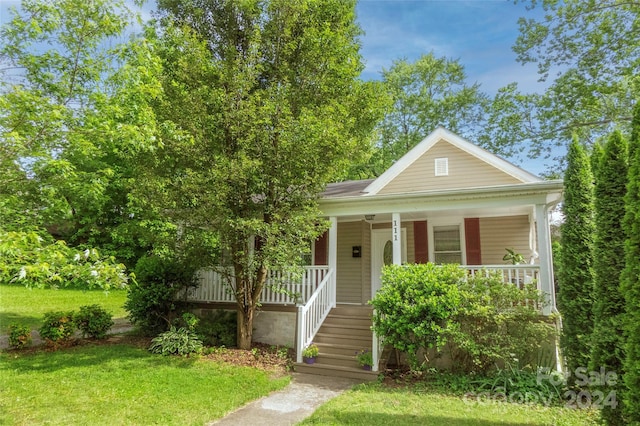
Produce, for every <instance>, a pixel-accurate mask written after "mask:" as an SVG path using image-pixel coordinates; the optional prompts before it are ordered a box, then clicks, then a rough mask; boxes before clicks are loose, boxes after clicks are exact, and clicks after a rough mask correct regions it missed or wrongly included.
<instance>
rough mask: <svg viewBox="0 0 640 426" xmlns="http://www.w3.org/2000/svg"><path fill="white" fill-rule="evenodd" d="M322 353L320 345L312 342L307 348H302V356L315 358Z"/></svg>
mask: <svg viewBox="0 0 640 426" xmlns="http://www.w3.org/2000/svg"><path fill="white" fill-rule="evenodd" d="M319 353H320V349H319V348H318V345H316V344H315V343H310V344H309V345H308V346H307V347H306V348H304V349H303V350H302V356H303V357H305V358H315V357H317V356H318V354H319Z"/></svg>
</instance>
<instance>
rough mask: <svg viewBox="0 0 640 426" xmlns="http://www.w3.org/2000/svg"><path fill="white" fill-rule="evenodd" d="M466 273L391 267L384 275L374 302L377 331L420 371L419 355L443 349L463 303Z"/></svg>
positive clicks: (451, 267)
mask: <svg viewBox="0 0 640 426" xmlns="http://www.w3.org/2000/svg"><path fill="white" fill-rule="evenodd" d="M464 278H465V272H464V271H463V270H462V269H460V268H458V266H457V265H442V266H436V265H434V264H432V263H427V264H420V265H406V266H399V265H390V266H386V267H385V268H384V269H383V271H382V288H381V289H380V291H378V293H377V294H376V297H375V298H374V299H373V300H372V301H371V304H372V305H373V307H374V308H375V311H374V315H373V328H374V330H375V332H376V333H377V334H378V335H379V336H384V338H385V343H386V344H389V345H391V346H393V347H394V348H396V349H398V350H400V351H404V352H406V353H407V356H408V360H409V364H410V366H411V368H412V369H414V370H416V369H420V368H421V366H422V365H423V363H420V362H418V351H419V350H421V349H425V348H431V347H434V346H435V347H437V348H440V347H442V345H444V343H445V342H446V339H445V336H444V335H443V333H442V331H443V330H444V329H447V328H449V327H450V322H451V321H452V317H453V316H454V315H455V314H456V312H457V310H458V307H459V305H460V301H461V294H460V290H459V285H460V284H461V283H462V282H463V281H464Z"/></svg>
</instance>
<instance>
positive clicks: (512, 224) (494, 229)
mask: <svg viewBox="0 0 640 426" xmlns="http://www.w3.org/2000/svg"><path fill="white" fill-rule="evenodd" d="M529 229H530V226H529V217H528V216H527V215H521V216H506V217H483V218H480V250H481V253H482V263H483V264H485V265H502V264H504V263H506V262H505V261H504V260H502V257H503V256H504V255H505V254H506V253H507V251H506V249H513V250H514V251H515V252H516V253H520V254H522V255H523V256H524V258H525V262H526V263H529V258H530V257H531V255H532V253H531V250H530V249H529ZM536 263H537V262H536Z"/></svg>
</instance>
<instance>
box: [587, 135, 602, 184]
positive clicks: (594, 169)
mask: <svg viewBox="0 0 640 426" xmlns="http://www.w3.org/2000/svg"><path fill="white" fill-rule="evenodd" d="M602 145H603V143H601V142H600V141H598V142H596V143H594V144H593V148H591V157H590V159H589V160H590V161H589V164H590V165H591V175H592V176H593V177H594V179H595V177H596V176H597V175H598V164H600V161H601V160H602V157H603V155H604V148H603V147H602Z"/></svg>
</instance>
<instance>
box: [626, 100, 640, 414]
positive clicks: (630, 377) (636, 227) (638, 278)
mask: <svg viewBox="0 0 640 426" xmlns="http://www.w3.org/2000/svg"><path fill="white" fill-rule="evenodd" d="M625 205H626V213H625V217H624V226H625V230H626V234H627V241H626V245H625V259H626V263H625V270H624V273H623V275H622V277H623V279H622V284H621V288H622V292H623V294H624V297H625V300H626V313H625V322H624V330H625V339H626V342H625V343H626V344H625V350H626V359H625V363H624V367H625V374H624V382H625V385H626V387H627V390H626V392H625V394H624V395H625V398H624V400H625V409H626V420H627V421H628V422H630V423H640V103H638V104H636V107H635V110H634V118H633V132H632V134H631V140H630V141H629V178H628V182H627V195H626V199H625Z"/></svg>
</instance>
